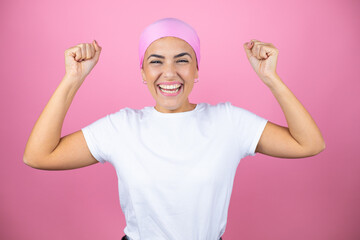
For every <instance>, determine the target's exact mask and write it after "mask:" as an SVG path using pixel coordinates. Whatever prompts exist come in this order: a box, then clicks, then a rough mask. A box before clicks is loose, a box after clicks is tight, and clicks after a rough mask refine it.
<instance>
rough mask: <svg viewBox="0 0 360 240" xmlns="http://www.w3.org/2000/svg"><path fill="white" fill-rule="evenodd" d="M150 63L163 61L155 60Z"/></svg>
mask: <svg viewBox="0 0 360 240" xmlns="http://www.w3.org/2000/svg"><path fill="white" fill-rule="evenodd" d="M150 63H161V61H157V60H154V61H151V62H150Z"/></svg>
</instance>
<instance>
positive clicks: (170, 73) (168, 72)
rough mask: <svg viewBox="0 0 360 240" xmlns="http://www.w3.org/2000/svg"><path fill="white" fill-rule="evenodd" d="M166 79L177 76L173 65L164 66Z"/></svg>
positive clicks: (166, 64)
mask: <svg viewBox="0 0 360 240" xmlns="http://www.w3.org/2000/svg"><path fill="white" fill-rule="evenodd" d="M163 74H164V77H165V78H173V77H175V76H176V68H175V66H174V64H172V63H165V64H164V73H163Z"/></svg>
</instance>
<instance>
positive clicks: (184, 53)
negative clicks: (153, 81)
mask: <svg viewBox="0 0 360 240" xmlns="http://www.w3.org/2000/svg"><path fill="white" fill-rule="evenodd" d="M185 55H189V57H190V58H192V57H191V55H190V54H189V53H187V52H183V53H179V54H178V55H175V56H174V58H178V57H182V56H185ZM151 57H157V58H163V59H164V58H165V57H164V56H161V55H158V54H151V55H150V56H149V57H148V58H147V59H149V58H151Z"/></svg>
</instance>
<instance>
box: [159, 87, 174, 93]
mask: <svg viewBox="0 0 360 240" xmlns="http://www.w3.org/2000/svg"><path fill="white" fill-rule="evenodd" d="M160 91H163V92H164V93H176V92H178V91H179V88H177V89H176V90H175V91H168V90H164V89H162V90H160Z"/></svg>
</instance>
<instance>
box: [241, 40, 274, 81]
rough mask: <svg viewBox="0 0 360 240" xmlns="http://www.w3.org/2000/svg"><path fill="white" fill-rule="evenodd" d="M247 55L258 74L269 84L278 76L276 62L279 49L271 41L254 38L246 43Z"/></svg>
mask: <svg viewBox="0 0 360 240" xmlns="http://www.w3.org/2000/svg"><path fill="white" fill-rule="evenodd" d="M244 49H245V52H246V56H247V58H248V59H249V62H250V64H251V66H252V67H253V69H254V70H255V72H256V74H257V75H258V76H259V77H260V79H261V80H262V81H263V82H264V83H265V84H266V85H268V86H269V84H271V80H272V79H273V78H274V77H275V76H277V73H276V63H277V57H278V54H279V50H278V49H277V48H276V47H275V46H274V45H273V44H271V43H264V42H260V41H258V40H255V39H252V40H251V41H250V42H249V43H244Z"/></svg>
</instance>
